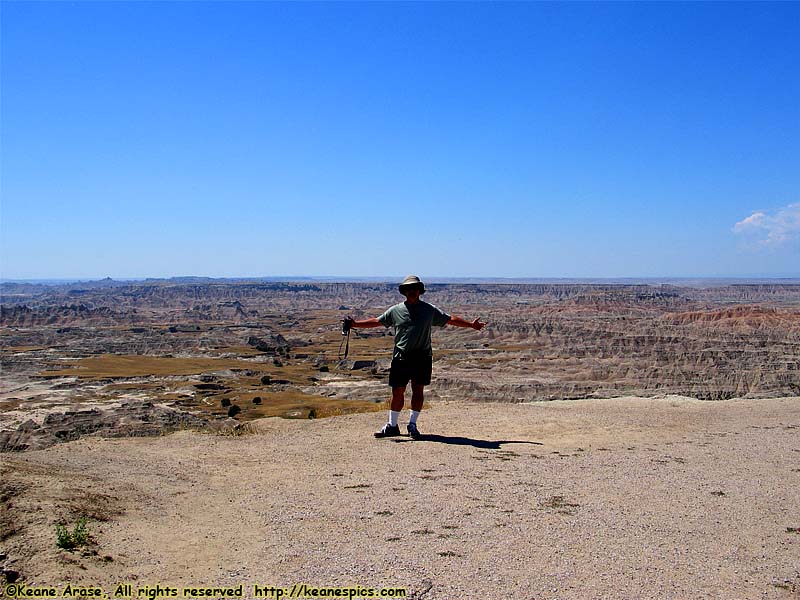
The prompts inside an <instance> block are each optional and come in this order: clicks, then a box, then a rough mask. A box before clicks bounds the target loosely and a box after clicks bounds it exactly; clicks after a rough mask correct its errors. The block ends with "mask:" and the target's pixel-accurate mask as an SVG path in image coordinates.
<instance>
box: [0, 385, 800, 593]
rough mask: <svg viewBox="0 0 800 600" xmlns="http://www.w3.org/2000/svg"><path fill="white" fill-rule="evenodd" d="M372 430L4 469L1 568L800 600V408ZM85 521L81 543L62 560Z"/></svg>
mask: <svg viewBox="0 0 800 600" xmlns="http://www.w3.org/2000/svg"><path fill="white" fill-rule="evenodd" d="M406 416H407V414H404V415H403V417H404V418H405V417H406ZM382 420H383V414H374V413H373V414H360V415H347V416H342V417H336V418H332V419H322V420H315V421H289V420H281V419H264V420H262V421H258V422H257V423H256V424H255V425H254V426H253V427H252V429H253V430H255V431H254V432H252V433H250V434H247V435H241V436H237V437H228V436H221V435H211V434H204V433H197V432H189V431H185V432H180V433H177V434H173V435H169V436H164V437H159V438H141V439H99V438H84V439H82V440H79V441H76V442H72V443H68V444H61V445H59V446H56V447H53V448H49V449H47V450H42V451H36V452H28V453H25V454H14V455H12V454H4V455H0V460H2V474H3V484H2V485H3V496H4V504H3V514H2V518H3V523H2V526H3V529H2V535H1V536H0V539H1V538H2V537H5V539H4V540H3V541H0V551H2V553H5V554H7V557H8V558H7V563H6V568H7V569H10V570H14V571H18V572H19V573H20V574H21V576H22V579H23V580H24V581H25V583H27V584H28V585H29V586H36V585H58V586H61V585H63V584H64V583H66V582H77V583H81V584H83V585H89V584H96V585H100V586H103V587H104V589H105V590H106V591H107V592H111V591H112V590H113V588H114V586H115V585H116V584H118V583H122V582H130V583H131V584H133V585H134V588H136V587H139V588H143V587H144V586H146V585H149V586H154V585H156V584H157V583H160V584H162V585H164V584H166V585H172V586H176V587H184V586H191V585H209V586H228V585H238V584H239V583H242V584H244V585H245V587H244V597H246V598H249V597H253V589H252V585H253V584H258V585H267V586H292V584H295V583H306V584H309V585H311V586H336V587H341V586H362V587H365V588H373V587H374V588H385V587H390V586H401V587H405V588H407V589H408V592H409V595H410V596H411V597H413V598H418V599H419V598H424V599H425V600H435V599H447V600H450V599H461V598H480V599H484V600H489V599H509V598H514V599H517V598H520V599H525V598H537V599H544V598H726V599H728V598H800V591H799V590H800V533H798V531H800V398H783V399H765V400H730V401H724V402H714V403H708V402H699V401H696V400H691V399H687V398H681V397H667V398H661V399H640V398H620V399H614V400H580V401H569V402H550V403H534V404H513V405H510V404H474V403H459V402H438V403H436V404H435V405H434V406H433V407H432V408H431V409H430V410H426V411H425V412H423V415H422V417H421V418H420V422H419V425H420V429H421V430H422V431H423V433H427V435H426V436H425V438H424V439H422V440H418V441H413V440H411V439H409V438H407V437H401V438H393V439H385V440H376V439H374V438H373V437H372V432H373V431H375V430H377V429H378V428H379V427H380V425H381V424H382ZM403 429H404V428H403ZM80 515H88V516H89V519H90V522H89V525H88V528H89V532H90V534H91V539H90V544H89V546H88V547H86V548H84V549H83V550H75V551H72V552H67V551H64V550H61V549H58V548H56V546H55V529H54V526H55V523H56V522H57V521H59V520H63V521H66V522H67V523H74V521H75V519H77V518H78V516H80Z"/></svg>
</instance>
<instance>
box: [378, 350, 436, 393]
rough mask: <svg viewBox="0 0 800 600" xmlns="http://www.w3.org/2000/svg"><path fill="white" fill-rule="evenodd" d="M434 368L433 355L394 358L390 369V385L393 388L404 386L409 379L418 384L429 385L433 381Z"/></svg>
mask: <svg viewBox="0 0 800 600" xmlns="http://www.w3.org/2000/svg"><path fill="white" fill-rule="evenodd" d="M432 370H433V357H431V356H429V355H417V356H407V357H404V358H393V359H392V367H391V369H390V370H389V385H390V386H391V387H393V388H395V387H402V388H404V387H406V386H407V385H408V382H409V381H411V383H412V384H416V385H428V384H430V382H431V371H432Z"/></svg>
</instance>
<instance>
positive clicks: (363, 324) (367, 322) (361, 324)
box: [350, 318, 383, 329]
mask: <svg viewBox="0 0 800 600" xmlns="http://www.w3.org/2000/svg"><path fill="white" fill-rule="evenodd" d="M350 327H355V328H356V329H369V328H370V327H383V323H381V322H380V321H378V319H375V318H372V319H362V320H360V321H356V320H355V319H353V321H352V322H351V323H350Z"/></svg>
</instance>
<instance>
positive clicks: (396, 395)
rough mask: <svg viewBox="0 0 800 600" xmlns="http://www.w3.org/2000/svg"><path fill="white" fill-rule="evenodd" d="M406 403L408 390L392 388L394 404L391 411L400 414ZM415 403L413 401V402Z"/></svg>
mask: <svg viewBox="0 0 800 600" xmlns="http://www.w3.org/2000/svg"><path fill="white" fill-rule="evenodd" d="M405 403H406V388H405V386H403V387H393V388H392V403H391V409H392V410H396V411H397V412H400V411H401V410H403V405H404V404H405ZM412 403H413V400H412Z"/></svg>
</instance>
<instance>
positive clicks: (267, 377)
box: [261, 375, 272, 385]
mask: <svg viewBox="0 0 800 600" xmlns="http://www.w3.org/2000/svg"><path fill="white" fill-rule="evenodd" d="M270 383H272V375H264V376H263V377H262V378H261V385H269V384H270Z"/></svg>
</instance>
